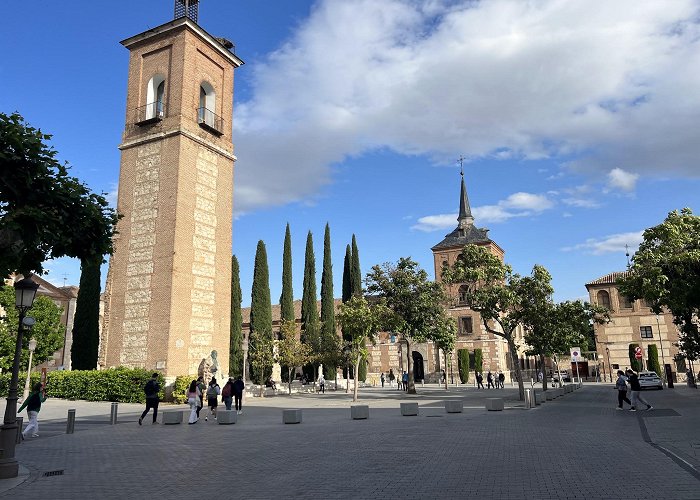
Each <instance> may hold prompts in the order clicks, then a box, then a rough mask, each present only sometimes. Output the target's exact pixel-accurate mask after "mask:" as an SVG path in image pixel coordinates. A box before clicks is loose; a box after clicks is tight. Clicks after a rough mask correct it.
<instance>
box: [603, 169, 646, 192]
mask: <svg viewBox="0 0 700 500" xmlns="http://www.w3.org/2000/svg"><path fill="white" fill-rule="evenodd" d="M637 179H639V174H633V173H631V172H625V171H624V170H622V169H621V168H613V169H612V170H611V171H610V172H608V185H609V186H610V187H611V188H613V189H620V190H622V191H634V187H635V186H636V184H637Z"/></svg>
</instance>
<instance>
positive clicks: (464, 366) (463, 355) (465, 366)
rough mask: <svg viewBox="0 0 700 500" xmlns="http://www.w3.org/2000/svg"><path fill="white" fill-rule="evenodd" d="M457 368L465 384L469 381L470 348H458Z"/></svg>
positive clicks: (461, 380) (460, 378)
mask: <svg viewBox="0 0 700 500" xmlns="http://www.w3.org/2000/svg"><path fill="white" fill-rule="evenodd" d="M457 369H458V370H459V380H460V382H462V383H463V384H466V383H467V382H469V349H458V350H457Z"/></svg>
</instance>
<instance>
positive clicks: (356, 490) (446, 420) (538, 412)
mask: <svg viewBox="0 0 700 500" xmlns="http://www.w3.org/2000/svg"><path fill="white" fill-rule="evenodd" d="M495 396H502V397H505V399H506V411H503V412H487V411H485V410H484V409H483V408H484V406H483V404H484V398H486V397H495ZM645 396H646V397H647V399H649V400H650V401H651V402H652V404H654V406H655V409H654V410H653V411H651V412H648V413H647V412H641V411H640V412H637V413H631V412H628V411H624V412H621V411H616V410H615V399H616V395H615V393H614V391H613V390H612V389H611V385H609V384H606V385H595V384H591V385H586V386H584V388H583V389H582V390H579V391H576V392H574V393H572V394H567V395H566V396H564V397H562V398H559V399H557V400H555V401H552V402H547V403H546V404H544V405H542V406H538V407H537V408H536V409H533V410H525V409H524V408H523V407H522V405H521V404H520V403H519V402H518V401H517V391H516V390H514V389H511V388H507V389H505V390H501V391H496V390H491V391H476V390H475V389H473V388H466V389H464V388H450V390H449V391H448V392H446V391H445V390H444V389H440V388H437V387H436V386H432V387H429V386H426V387H425V388H419V395H418V396H407V395H405V394H403V393H400V392H398V391H396V390H395V389H394V390H391V389H388V388H387V389H384V390H382V389H378V388H371V389H363V390H362V391H361V399H362V401H361V402H360V403H365V404H369V406H370V418H369V420H351V419H350V414H349V413H350V412H349V408H348V407H349V406H350V404H351V402H350V401H349V399H348V395H346V394H345V393H342V392H338V393H335V392H329V393H326V394H325V395H322V394H307V395H303V396H292V397H289V396H279V395H278V396H275V397H269V398H264V399H260V398H247V402H246V404H245V406H244V413H243V415H240V416H239V421H238V423H237V424H235V425H228V426H224V425H216V424H215V423H214V422H212V421H211V420H210V421H209V422H204V419H203V418H202V419H201V420H200V421H199V422H198V423H197V424H196V425H186V424H183V425H173V426H164V425H157V426H154V425H151V424H150V417H149V418H147V419H146V422H148V423H146V422H144V425H143V426H139V425H138V424H137V422H136V420H137V418H138V414H139V413H140V410H141V408H142V407H141V406H140V405H121V404H120V419H119V424H118V425H115V426H110V425H109V403H106V404H105V403H86V402H75V401H73V402H69V401H60V400H49V401H48V402H47V404H46V405H45V407H44V408H43V409H42V411H41V414H40V426H41V437H40V438H37V439H33V440H28V441H25V442H24V443H23V444H21V445H20V446H18V448H17V458H18V460H19V461H20V463H21V464H22V465H23V466H24V467H26V468H28V469H29V471H30V474H29V477H28V478H27V480H26V481H24V482H23V483H22V484H20V485H19V486H16V487H14V488H12V489H7V487H3V480H0V497H2V496H5V497H10V496H12V497H17V498H19V497H22V498H29V499H33V498H37V499H38V498H56V499H69V498H84V499H92V498H100V499H105V498H106V499H109V498H120V499H126V498H128V499H131V498H152V497H154V496H157V497H161V498H168V500H172V499H178V498H192V497H193V496H196V497H199V496H206V497H207V498H216V497H219V498H245V499H248V498H251V499H254V498H261V499H266V498H276V497H279V496H282V497H284V498H316V499H334V498H360V499H373V498H382V499H394V498H411V499H416V498H440V499H452V498H455V499H456V498H467V497H474V498H487V499H488V498H503V499H510V498H513V499H516V498H538V499H555V498H556V499H559V498H561V499H568V498H572V499H574V498H581V499H583V498H586V499H617V498H619V499H637V498H639V499H662V498H663V499H666V498H668V499H671V498H672V499H700V473H699V472H698V470H699V469H698V462H697V457H696V456H695V455H694V452H693V450H696V451H697V449H696V445H697V444H698V440H699V438H698V436H700V433H698V426H697V423H698V420H697V415H698V414H700V413H699V412H698V410H700V394H698V391H693V390H690V389H687V388H678V389H674V390H664V391H658V392H648V393H645ZM448 398H456V399H463V400H464V405H465V410H464V412H463V413H457V414H447V413H445V410H444V407H443V406H442V405H443V401H444V400H445V399H448ZM400 401H417V402H418V403H419V405H420V414H419V416H417V417H402V416H401V415H400V411H399V402H400ZM69 407H71V408H76V410H77V414H78V419H77V422H76V432H75V434H71V435H66V434H65V414H66V410H67V408H69ZM163 407H164V405H162V406H161V408H163ZM182 408H184V407H182ZM282 408H303V423H301V424H298V425H284V424H282V416H281V413H282V412H281V409H282ZM203 411H206V410H203ZM203 415H204V414H203ZM203 415H202V416H203ZM58 470H62V471H63V473H62V475H53V476H49V477H45V476H44V474H45V473H46V472H50V471H58ZM4 481H9V480H4ZM6 484H9V483H6Z"/></svg>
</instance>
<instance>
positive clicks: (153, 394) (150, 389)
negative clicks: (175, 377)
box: [139, 373, 160, 425]
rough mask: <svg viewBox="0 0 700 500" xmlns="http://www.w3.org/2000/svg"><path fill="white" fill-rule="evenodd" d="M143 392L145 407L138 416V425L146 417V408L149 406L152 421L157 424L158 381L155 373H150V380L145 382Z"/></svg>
mask: <svg viewBox="0 0 700 500" xmlns="http://www.w3.org/2000/svg"><path fill="white" fill-rule="evenodd" d="M143 392H145V393H146V409H145V410H143V413H142V414H141V416H140V417H139V425H142V424H143V419H144V418H146V415H147V414H148V410H150V409H151V408H153V423H154V424H157V423H158V420H157V418H158V402H159V399H158V393H159V392H160V384H159V383H158V374H157V373H154V374H153V375H151V380H149V381H148V382H146V385H145V386H144V388H143Z"/></svg>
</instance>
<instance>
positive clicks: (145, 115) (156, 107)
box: [134, 101, 165, 126]
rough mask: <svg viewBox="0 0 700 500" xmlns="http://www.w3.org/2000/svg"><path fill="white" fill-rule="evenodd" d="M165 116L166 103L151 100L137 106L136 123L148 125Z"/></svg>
mask: <svg viewBox="0 0 700 500" xmlns="http://www.w3.org/2000/svg"><path fill="white" fill-rule="evenodd" d="M163 117H165V104H163V102H162V101H157V102H151V103H148V104H145V105H143V106H139V107H138V108H136V117H135V119H134V122H135V123H136V125H141V126H142V125H148V124H150V123H155V122H159V121H161V120H162V119H163Z"/></svg>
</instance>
